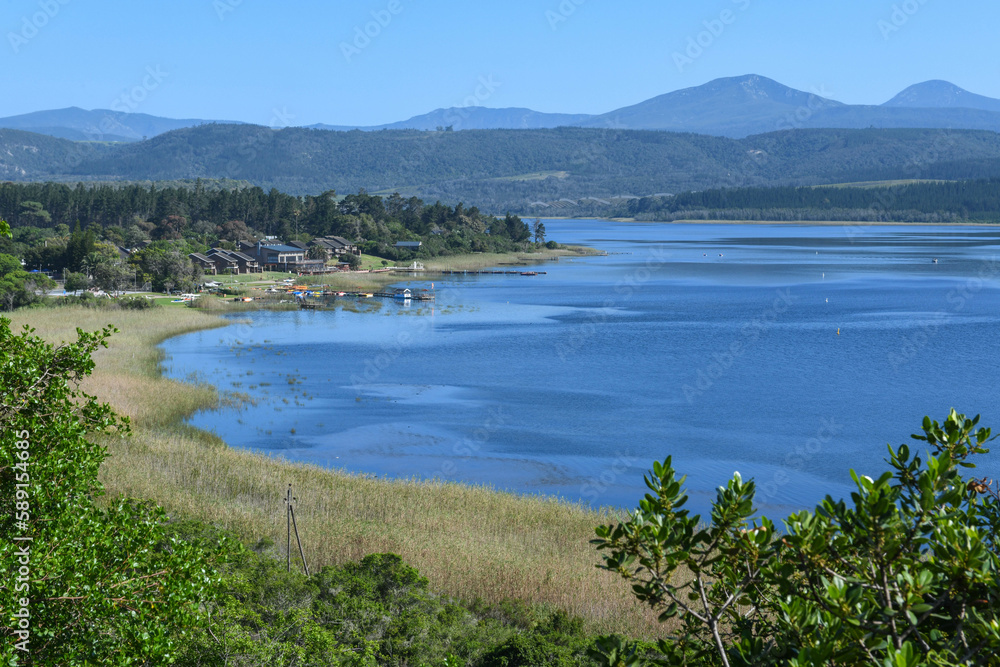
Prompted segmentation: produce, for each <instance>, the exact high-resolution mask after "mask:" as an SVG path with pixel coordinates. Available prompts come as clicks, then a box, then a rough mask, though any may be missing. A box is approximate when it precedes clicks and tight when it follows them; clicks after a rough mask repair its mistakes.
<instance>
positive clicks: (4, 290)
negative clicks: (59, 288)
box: [0, 253, 55, 310]
mask: <svg viewBox="0 0 1000 667" xmlns="http://www.w3.org/2000/svg"><path fill="white" fill-rule="evenodd" d="M53 287H55V281H53V280H52V279H51V278H49V277H48V276H46V275H45V274H44V273H31V272H28V271H25V270H24V268H23V267H22V266H21V262H20V260H18V259H17V258H16V257H14V256H13V255H5V254H2V253H0V304H2V305H3V307H4V308H5V309H6V310H14V309H15V308H20V307H21V306H27V305H29V304H32V303H34V302H35V301H38V299H39V298H40V297H39V295H38V292H39V291H40V290H47V289H52V288H53Z"/></svg>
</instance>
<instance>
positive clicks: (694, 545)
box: [594, 411, 1000, 666]
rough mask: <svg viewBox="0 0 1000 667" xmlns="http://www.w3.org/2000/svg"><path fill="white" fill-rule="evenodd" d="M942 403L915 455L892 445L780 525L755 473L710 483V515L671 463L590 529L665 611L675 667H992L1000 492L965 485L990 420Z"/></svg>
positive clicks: (998, 599) (999, 644) (999, 627)
mask: <svg viewBox="0 0 1000 667" xmlns="http://www.w3.org/2000/svg"><path fill="white" fill-rule="evenodd" d="M978 421H979V418H978V417H976V418H975V419H967V418H966V417H965V416H964V415H958V414H956V413H955V412H954V411H952V412H951V413H950V414H949V415H948V417H947V419H946V420H945V421H944V423H943V424H939V423H938V422H936V421H932V420H931V419H930V418H925V419H924V423H923V435H917V436H913V437H914V438H916V439H917V440H919V441H922V442H925V443H927V445H928V446H929V447H930V451H929V452H928V454H927V458H926V461H924V459H922V458H921V457H920V456H915V455H913V453H912V452H911V450H910V447H909V446H907V445H905V444H904V445H900V446H899V447H897V448H892V447H889V458H888V459H887V462H888V464H889V467H890V468H891V470H889V471H887V472H885V473H883V474H882V475H880V476H879V477H878V478H875V479H873V478H871V477H867V476H864V475H859V474H857V473H855V472H854V471H851V476H852V478H853V480H854V483H855V486H856V488H857V490H856V491H855V492H854V493H852V494H851V502H850V503H848V502H845V501H844V500H834V499H833V498H831V497H829V496H828V497H827V498H826V499H825V500H824V501H823V502H822V503H821V504H820V505H819V506H818V507H817V508H816V509H815V510H814V511H803V512H800V513H798V514H793V515H791V516H790V517H788V519H786V520H785V522H784V529H783V531H782V532H779V531H777V530H776V528H775V526H774V524H773V523H772V522H771V521H770V520H768V519H767V518H766V517H763V518H761V519H760V520H759V521H751V518H752V517H753V515H754V514H755V510H754V506H753V501H754V494H755V486H754V482H753V481H752V480H751V481H747V482H744V481H743V480H742V479H741V478H740V476H739V474H736V475H734V477H733V478H732V479H731V480H730V481H729V482H728V484H727V485H726V486H725V487H720V488H719V490H718V493H717V496H716V500H715V502H714V503H713V505H712V512H711V517H710V521H709V522H707V523H706V522H703V521H702V519H701V517H699V516H691V515H690V514H689V513H688V511H687V510H685V509H683V506H684V504H685V502H686V500H687V496H686V494H685V493H684V490H683V483H684V478H683V477H681V478H678V477H677V474H676V472H675V470H674V468H673V466H672V464H671V460H670V458H667V459H666V460H665V461H664V462H663V463H659V462H657V463H655V464H654V466H653V470H652V471H651V473H650V474H649V475H648V476H647V477H646V484H647V486H648V487H649V489H650V493H647V494H646V497H645V498H644V499H643V500H642V501H641V502H640V505H639V508H638V509H637V510H635V511H634V512H633V513H632V515H631V516H630V518H629V519H628V520H627V521H624V522H622V523H619V524H615V525H606V526H600V527H598V528H597V539H596V540H594V544H595V545H596V546H597V548H598V549H600V550H602V551H605V552H606V553H605V554H604V555H603V563H602V564H601V565H599V567H602V568H604V569H607V570H611V571H613V572H617V573H619V574H620V575H621V576H622V577H624V578H625V579H626V580H628V581H629V582H630V583H631V584H632V589H633V591H634V594H635V596H636V597H637V598H638V599H639V600H640V601H642V602H643V603H645V604H647V605H649V606H650V607H651V608H653V609H655V610H657V611H659V612H661V615H660V620H661V621H666V620H668V619H675V621H674V622H675V623H677V624H678V626H679V632H678V633H677V634H676V635H675V636H674V637H672V638H671V640H670V641H663V642H661V643H660V649H661V651H662V652H663V653H664V654H665V655H666V657H667V658H668V661H669V662H672V663H674V664H680V663H682V662H683V663H686V664H705V665H737V664H738V665H770V664H778V663H781V664H789V665H814V664H838V665H861V664H872V665H883V664H884V665H899V666H909V665H917V664H936V665H960V664H996V662H995V661H996V658H995V657H994V656H996V655H997V654H998V652H1000V620H998V618H997V609H998V607H1000V576H998V573H1000V553H998V549H997V535H998V530H1000V495H998V494H997V492H996V491H995V490H994V489H993V488H992V487H991V485H990V483H989V482H988V481H987V480H985V479H975V478H972V479H965V478H964V477H963V476H962V474H961V471H962V470H963V469H965V470H968V469H971V468H973V467H975V465H974V463H973V462H972V461H971V460H970V459H972V458H973V457H974V456H977V455H982V454H986V453H988V450H987V449H986V448H985V447H984V445H985V444H986V443H987V442H988V441H989V440H990V439H991V438H990V431H989V429H984V428H977V425H978Z"/></svg>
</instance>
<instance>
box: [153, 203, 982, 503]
mask: <svg viewBox="0 0 1000 667" xmlns="http://www.w3.org/2000/svg"><path fill="white" fill-rule="evenodd" d="M545 226H546V229H547V230H548V237H549V238H550V239H555V240H557V241H559V242H562V243H583V244H586V245H590V246H592V247H595V248H599V249H601V250H606V251H607V252H608V253H609V255H608V256H605V257H591V258H580V259H572V260H563V261H560V262H558V263H555V262H553V263H547V264H546V265H543V266H541V267H538V270H540V271H541V270H544V271H547V274H546V275H540V276H536V277H522V276H451V277H449V279H448V280H443V279H441V278H443V277H436V278H434V281H433V282H434V286H435V288H436V290H437V294H438V298H437V302H436V303H435V304H434V305H433V306H423V307H421V306H420V305H418V304H416V303H413V304H411V305H409V306H406V305H403V304H399V303H392V302H386V303H385V304H384V306H383V307H382V308H381V309H380V310H379V311H378V312H376V313H353V312H345V311H336V312H330V311H323V312H306V311H301V312H258V313H253V314H250V315H245V314H241V315H239V317H238V319H239V320H248V321H247V322H245V323H236V324H233V325H232V326H230V327H227V328H225V329H217V330H211V331H203V332H198V333H194V334H189V335H185V336H181V337H178V338H175V339H172V340H169V341H167V342H166V343H164V345H163V348H164V350H165V351H166V353H167V355H168V358H167V361H166V362H165V371H166V373H167V375H169V376H171V377H176V378H182V379H196V380H198V381H206V382H210V383H212V384H214V385H216V386H217V387H219V388H220V389H221V390H232V391H240V392H246V393H248V394H250V395H251V396H252V397H253V398H254V399H255V400H256V405H255V406H247V407H244V408H243V409H241V410H235V409H223V410H218V411H209V412H203V413H199V414H197V415H195V416H194V417H193V418H192V419H191V423H192V424H194V425H196V426H198V427H201V428H205V429H208V430H212V431H214V432H216V433H218V434H219V435H220V436H221V437H223V438H224V439H225V440H226V442H228V443H230V444H231V445H233V446H237V447H246V448H251V449H255V450H262V451H266V452H270V453H274V454H278V455H281V456H284V457H287V458H289V459H294V460H302V461H309V462H314V463H318V464H320V465H325V466H332V467H338V468H344V469H347V470H351V471H359V472H366V473H374V474H378V475H390V476H400V477H410V476H419V477H440V478H444V479H451V480H461V481H466V482H473V483H485V484H490V485H493V486H496V487H498V488H503V489H511V490H515V491H518V492H523V493H543V494H556V495H559V496H561V497H564V498H567V499H569V500H572V501H582V502H586V503H589V504H592V505H613V506H630V507H631V506H634V505H635V504H636V503H637V502H638V500H639V499H640V498H641V496H642V495H643V493H644V492H645V486H644V485H643V481H642V476H643V474H644V473H645V471H646V470H647V469H648V468H649V467H650V465H651V463H652V461H653V460H654V459H661V460H662V459H663V458H664V457H665V456H667V455H672V456H673V458H674V462H675V465H676V467H677V468H678V469H679V470H680V471H681V472H683V473H685V474H687V475H688V487H689V490H690V493H691V496H692V502H691V505H692V507H693V508H694V509H695V510H697V511H701V512H704V511H706V509H707V507H708V503H709V502H710V500H711V498H713V497H714V489H715V487H716V486H718V485H720V484H723V483H725V481H726V480H727V479H728V478H729V476H730V475H731V474H732V473H733V471H734V470H739V471H740V473H741V474H742V475H743V477H744V478H747V477H751V476H752V477H754V478H755V479H756V480H757V481H758V484H759V486H760V495H759V501H760V504H761V506H762V508H764V509H765V510H766V511H767V512H769V513H771V514H772V515H778V514H781V515H783V514H785V513H787V512H789V511H793V510H796V509H801V508H803V507H808V506H812V505H814V504H815V503H816V502H817V501H819V500H820V499H821V498H822V497H823V496H824V495H825V494H827V493H830V494H833V495H836V496H841V495H844V494H846V493H849V492H850V489H851V486H850V477H849V474H848V469H849V468H852V467H853V468H855V469H857V470H858V471H859V472H862V473H867V474H877V473H878V472H880V471H882V470H883V469H884V467H885V464H884V463H883V459H884V458H885V456H886V443H890V442H891V443H893V444H898V443H900V442H905V441H908V440H909V434H911V433H913V432H915V431H917V430H918V429H919V425H920V422H921V419H922V418H923V416H924V415H926V414H929V415H931V416H932V417H934V418H935V419H939V420H940V419H943V418H944V417H945V416H946V414H947V412H948V410H949V409H950V408H951V407H955V408H957V409H958V410H960V411H964V412H966V413H968V414H976V413H980V412H981V413H982V414H983V415H984V423H985V424H986V425H987V426H988V425H990V424H991V420H992V423H995V424H996V425H997V426H998V427H1000V397H998V393H997V391H996V386H997V380H996V378H998V377H1000V373H998V371H1000V357H998V355H997V354H996V352H995V348H996V343H997V340H998V331H1000V329H998V326H1000V264H998V263H997V261H998V259H1000V258H998V257H997V255H998V246H1000V229H997V228H981V227H933V226H884V227H882V226H879V227H863V228H854V227H842V226H797V225H660V224H630V223H613V222H607V221H596V220H590V221H584V220H570V221H560V220H546V221H545ZM935 258H936V259H937V260H938V262H937V263H934V262H933V259H935ZM409 286H410V287H430V280H427V281H421V282H418V283H416V284H410V285H409ZM234 319H237V318H234ZM838 332H839V333H838ZM995 461H996V457H994V456H992V455H990V456H989V457H987V458H985V459H983V460H982V462H981V463H982V464H983V465H984V466H985V467H983V468H982V472H983V474H987V475H989V476H997V473H998V472H1000V465H997V464H996V463H995Z"/></svg>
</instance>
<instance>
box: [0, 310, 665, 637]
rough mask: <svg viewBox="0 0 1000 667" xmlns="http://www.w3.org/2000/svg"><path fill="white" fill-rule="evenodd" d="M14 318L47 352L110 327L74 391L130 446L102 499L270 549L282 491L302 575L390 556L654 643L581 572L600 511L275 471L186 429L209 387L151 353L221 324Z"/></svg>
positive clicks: (618, 598) (307, 469) (490, 598)
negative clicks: (300, 546)
mask: <svg viewBox="0 0 1000 667" xmlns="http://www.w3.org/2000/svg"><path fill="white" fill-rule="evenodd" d="M13 316H14V317H13V318H12V319H13V326H17V327H19V326H21V325H23V324H29V325H31V326H32V327H34V328H36V330H37V334H38V335H40V336H42V337H44V338H46V339H47V340H50V341H53V342H56V341H61V340H67V339H72V338H74V337H75V329H76V327H80V328H82V329H84V330H88V331H92V330H97V329H99V328H101V327H102V326H104V325H107V324H112V325H114V326H116V327H117V328H118V329H120V330H121V332H120V333H118V334H115V335H114V336H113V338H112V340H111V342H110V345H109V348H108V349H106V350H101V351H100V352H98V353H97V354H96V355H95V362H96V365H97V367H96V370H95V372H94V375H93V376H92V377H91V378H88V380H87V381H86V385H85V388H86V389H87V391H89V392H90V393H93V394H96V395H97V396H98V397H100V398H101V399H103V400H105V401H107V402H109V403H111V404H112V405H113V406H114V407H115V408H116V409H117V410H118V411H119V412H120V413H122V414H124V415H128V416H129V417H130V418H131V420H132V423H133V430H134V433H133V435H132V436H131V437H130V438H127V439H109V440H108V441H107V442H106V445H107V447H108V452H109V457H108V459H107V461H106V462H105V464H104V466H103V467H102V475H101V478H102V481H103V483H104V485H105V487H106V490H107V495H108V497H115V496H118V495H126V496H130V497H135V498H144V499H151V500H154V501H156V502H157V503H159V504H160V505H162V506H163V507H164V508H166V510H167V511H168V513H170V514H171V515H172V516H175V517H188V518H196V519H200V520H203V521H207V522H211V523H213V524H215V525H218V526H221V527H224V528H227V529H230V530H233V531H235V532H236V533H237V534H238V535H240V536H241V538H243V539H244V540H245V541H247V542H250V543H252V542H256V541H257V540H260V539H262V538H263V539H268V540H271V541H273V542H274V543H275V544H277V545H278V546H279V547H281V548H283V547H284V542H285V508H284V502H283V501H284V495H285V489H286V488H287V486H288V484H290V483H291V484H293V485H294V490H295V494H296V496H297V497H298V499H299V500H298V504H297V507H296V516H297V518H298V521H299V532H300V534H301V535H302V537H303V540H304V543H305V553H306V558H307V559H308V561H309V566H310V569H311V570H313V571H315V570H316V569H318V568H320V567H322V566H323V565H326V564H333V563H340V562H344V561H347V560H356V559H360V558H361V557H363V556H365V555H367V554H370V553H377V552H394V553H398V554H400V555H401V556H402V557H403V558H404V559H405V560H406V561H407V562H409V563H411V564H412V565H414V566H415V567H417V568H418V569H419V570H420V572H421V573H422V574H424V575H425V576H427V577H428V578H429V580H430V582H431V585H432V587H433V588H434V589H435V590H437V591H439V592H441V593H444V594H447V595H451V596H455V597H459V598H462V599H466V600H472V599H477V598H478V599H482V600H484V601H487V602H497V601H501V600H504V599H520V600H525V601H529V602H536V603H543V604H551V605H556V606H558V607H560V608H563V609H566V610H567V611H569V612H571V613H573V614H577V615H579V616H581V617H583V618H584V619H586V620H587V621H588V625H589V626H590V628H591V629H593V630H595V631H602V632H612V631H613V632H620V633H627V634H630V635H633V636H646V637H650V636H655V635H656V634H658V632H657V630H658V628H657V623H656V622H655V619H654V618H653V616H652V615H651V614H649V613H648V612H646V611H645V610H643V609H642V608H640V607H639V606H638V605H637V603H635V602H634V600H633V599H632V597H631V596H630V594H629V590H628V586H627V585H626V584H625V582H623V581H621V580H620V579H619V578H618V577H617V576H615V575H612V574H610V573H608V572H604V571H601V570H598V569H596V568H595V567H594V565H595V564H596V563H597V562H599V556H598V554H597V552H595V551H594V549H593V548H592V547H591V546H590V545H589V543H588V541H589V540H590V539H591V537H592V536H593V527H594V526H595V525H597V524H598V523H601V522H606V521H608V520H609V519H610V518H611V517H610V516H608V515H606V514H601V513H598V512H595V511H592V510H590V509H587V508H584V507H579V506H575V505H570V504H567V503H564V502H560V501H557V500H549V499H539V498H531V497H520V496H516V495H512V494H507V493H500V492H496V491H493V490H491V489H486V488H478V487H471V486H465V485H459V484H450V483H437V482H425V481H415V480H398V481H394V480H387V479H372V478H370V477H365V476H360V475H350V474H346V473H343V472H339V471H333V470H329V469H325V468H319V467H314V466H308V465H301V464H293V463H288V462H284V461H281V460H278V459H275V458H270V457H267V456H262V455H258V454H254V453H249V452H246V451H242V450H237V449H233V448H230V447H228V446H226V445H225V443H224V442H222V441H220V440H219V439H218V438H216V437H215V436H212V435H210V434H207V433H204V432H201V431H198V430H196V429H193V428H191V427H187V426H185V425H184V424H183V422H182V420H183V417H184V416H185V415H188V414H190V413H192V412H193V411H195V410H198V409H202V408H211V407H213V406H215V405H217V404H218V402H219V400H220V397H219V395H218V394H217V392H216V391H215V389H214V388H212V387H208V386H192V385H187V384H184V383H179V382H175V381H173V380H168V379H165V378H163V377H162V376H161V375H160V372H159V362H160V360H161V352H160V350H159V349H158V348H157V344H158V343H160V342H161V341H163V340H164V339H166V338H168V337H171V336H176V335H179V334H182V333H185V332H190V331H194V330H198V329H202V328H208V327H214V326H221V325H224V324H225V321H224V320H222V319H221V318H219V317H217V316H215V315H212V314H209V313H204V312H199V311H198V310H195V309H186V308H185V309H181V308H177V309H172V308H171V309H168V308H154V309H152V310H149V311H138V312H136V311H101V310H93V309H84V308H68V307H67V308H58V309H39V310H27V311H21V312H15V313H13ZM246 409H248V410H252V407H251V406H247V407H246ZM636 500H638V499H636ZM294 549H295V547H294V544H293V551H294ZM296 555H297V554H296ZM296 560H297V558H296Z"/></svg>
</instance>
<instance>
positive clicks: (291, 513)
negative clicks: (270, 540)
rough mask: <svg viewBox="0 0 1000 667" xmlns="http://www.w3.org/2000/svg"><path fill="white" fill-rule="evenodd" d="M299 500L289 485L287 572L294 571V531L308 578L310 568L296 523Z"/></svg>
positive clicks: (286, 527)
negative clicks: (296, 506) (296, 503)
mask: <svg viewBox="0 0 1000 667" xmlns="http://www.w3.org/2000/svg"><path fill="white" fill-rule="evenodd" d="M296 500H298V498H296V497H295V496H293V495H292V485H291V484H289V485H288V491H287V492H286V495H285V505H286V511H285V524H286V525H285V529H286V533H287V534H286V536H285V570H286V571H287V572H291V571H292V531H293V530H294V531H295V542H296V543H297V544H298V545H299V557H300V558H301V559H302V569H303V570H305V572H306V576H307V577H308V576H309V566H308V565H306V555H305V552H303V550H302V540H300V539H299V527H298V526H297V525H296V523H295V507H294V506H293V503H294V502H295V501H296Z"/></svg>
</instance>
